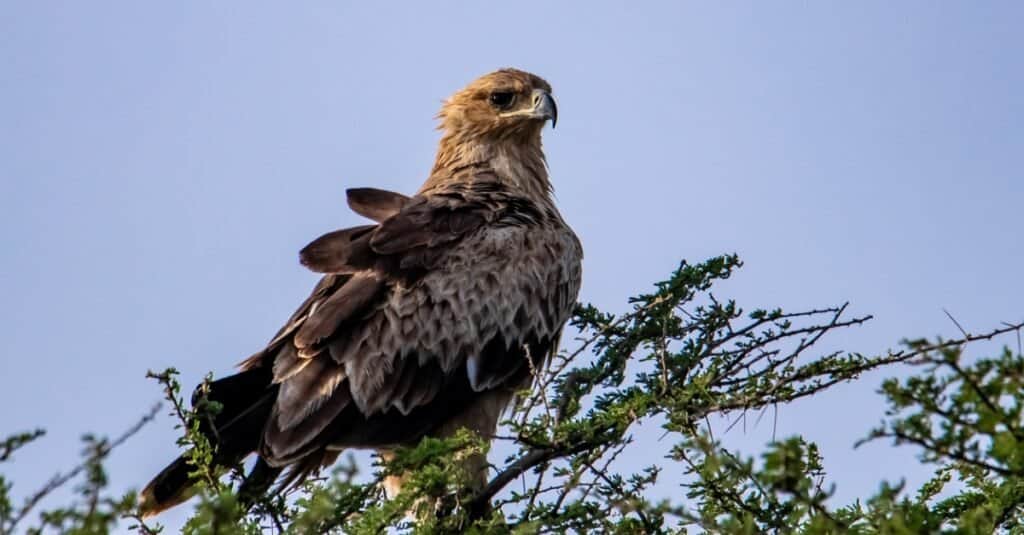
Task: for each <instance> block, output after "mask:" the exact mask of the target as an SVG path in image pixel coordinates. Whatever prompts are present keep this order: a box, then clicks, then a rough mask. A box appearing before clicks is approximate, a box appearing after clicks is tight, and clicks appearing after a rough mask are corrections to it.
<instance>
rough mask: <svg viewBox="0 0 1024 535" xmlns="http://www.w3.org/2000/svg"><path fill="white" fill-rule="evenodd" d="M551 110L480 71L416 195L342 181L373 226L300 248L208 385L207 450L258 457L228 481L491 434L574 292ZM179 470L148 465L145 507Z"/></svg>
mask: <svg viewBox="0 0 1024 535" xmlns="http://www.w3.org/2000/svg"><path fill="white" fill-rule="evenodd" d="M556 115H557V111H556V109H555V105H554V100H553V99H552V97H551V87H550V86H549V85H548V84H547V82H545V81H544V80H542V79H541V78H539V77H537V76H534V75H532V74H529V73H526V72H523V71H518V70H514V69H503V70H500V71H496V72H493V73H490V74H488V75H485V76H483V77H482V78H480V79H478V80H476V81H475V82H473V83H472V84H470V85H469V86H468V87H466V88H465V89H463V90H462V91H460V92H458V93H456V94H455V95H453V96H452V97H451V98H450V99H448V100H447V101H446V102H445V104H444V107H443V108H442V110H441V113H440V114H439V119H440V120H441V130H442V131H443V136H442V139H441V143H440V147H439V149H438V152H437V159H436V161H435V164H434V168H433V170H432V171H431V174H430V176H429V178H428V179H427V181H426V182H425V183H424V185H423V186H422V187H421V188H420V190H419V191H418V192H417V193H416V194H415V195H413V196H412V197H406V196H404V195H401V194H398V193H392V192H388V191H382V190H376V189H372V188H362V189H352V190H349V191H348V202H349V206H350V208H351V209H352V210H353V211H355V212H356V213H358V214H360V215H363V216H364V217H367V218H368V219H370V220H372V221H374V222H375V224H372V225H364V226H359V227H354V228H350V229H344V230H338V231H334V232H330V233H327V234H325V235H323V236H321V237H320V238H317V239H316V240H314V241H313V242H312V243H310V244H309V245H308V246H306V247H305V248H304V249H303V250H302V252H301V253H300V261H301V262H302V264H303V265H305V266H307V267H308V268H309V269H311V270H313V271H316V272H320V273H324V274H325V276H324V277H323V279H321V280H320V282H319V283H318V284H317V286H316V288H314V290H313V293H312V295H310V297H309V298H308V299H307V300H306V301H305V302H304V303H303V304H302V305H301V306H300V307H299V309H298V310H297V311H296V312H295V314H294V315H293V316H292V317H291V318H290V319H289V320H288V322H287V323H285V326H284V327H283V328H282V329H281V330H280V331H279V332H278V333H277V335H276V336H274V338H273V339H272V340H271V341H270V343H269V344H268V345H267V346H266V347H265V348H264V349H263V350H262V351H260V352H259V353H256V354H255V355H253V356H252V357H250V358H248V359H247V360H245V361H244V362H243V363H242V365H241V371H240V373H238V374H235V375H232V376H230V377H226V378H224V379H220V380H218V381H216V382H214V383H213V385H212V387H211V390H210V394H209V395H210V397H211V398H212V399H214V400H215V401H218V402H220V403H221V404H222V405H223V407H224V408H223V410H222V411H221V412H220V414H218V415H217V416H216V418H214V421H213V422H212V424H208V425H206V427H205V428H204V431H205V432H206V433H207V434H208V435H209V436H210V437H211V438H214V437H216V440H217V441H218V444H217V445H218V450H217V458H216V462H217V463H218V464H221V465H225V466H227V465H231V464H234V463H237V462H238V461H240V460H242V459H244V458H245V457H246V456H247V455H249V454H251V453H254V452H255V453H257V454H258V455H259V459H258V461H257V464H256V466H255V468H254V469H253V472H252V474H250V477H249V478H248V479H247V481H246V483H245V484H243V492H247V493H258V492H263V491H265V489H266V488H267V486H269V485H270V484H271V483H273V481H274V480H275V479H277V478H278V475H279V474H280V471H281V470H282V469H284V468H288V467H290V472H289V474H287V475H286V476H285V482H297V481H301V480H302V479H303V478H305V477H306V476H308V475H310V474H312V473H315V472H316V471H318V470H319V469H320V468H321V467H322V466H326V465H329V464H330V463H332V462H333V461H334V459H335V458H336V457H337V455H338V452H339V451H341V450H343V449H345V448H373V449H376V450H378V451H380V452H382V453H383V454H387V452H388V451H389V450H390V449H392V448H394V447H396V446H400V445H407V444H415V443H416V442H417V441H418V440H419V439H420V438H422V437H424V436H427V435H434V436H443V435H446V434H449V433H452V432H454V431H455V430H457V429H458V428H460V427H468V428H470V429H473V430H474V431H476V432H478V433H481V434H483V435H485V436H487V435H491V434H493V432H494V430H495V427H496V425H497V420H498V417H499V415H500V413H501V412H502V411H503V410H504V409H505V408H506V406H507V405H508V403H509V402H510V401H511V399H512V397H513V395H514V393H515V392H516V391H517V390H519V389H521V388H523V387H524V386H527V385H529V380H530V369H531V366H537V365H540V364H542V362H543V360H544V359H545V358H547V356H548V355H550V354H551V352H552V351H554V350H555V349H556V346H557V344H558V338H559V335H560V333H561V330H562V326H563V325H564V324H565V322H566V320H567V319H568V317H569V314H570V312H571V310H572V307H573V304H574V302H575V300H576V296H577V293H578V292H579V286H580V261H581V258H582V249H581V247H580V243H579V240H578V239H577V238H576V236H575V234H573V232H572V230H571V229H570V228H569V227H568V226H567V225H566V223H565V222H564V221H563V220H562V217H561V215H560V214H559V212H558V210H557V209H556V208H555V205H554V202H553V200H552V197H551V184H550V182H549V181H548V175H547V167H546V163H545V160H544V154H543V152H542V151H541V142H540V138H541V129H542V127H543V125H544V123H545V122H546V121H547V120H551V121H552V124H554V121H555V119H556ZM528 358H529V359H533V362H532V363H530V362H527V359H528ZM476 466H478V467H482V466H483V464H482V463H481V462H480V460H479V459H477V460H476ZM188 471H189V466H188V464H187V462H186V461H185V460H184V459H178V460H177V461H175V462H174V463H172V464H171V465H169V466H168V467H167V468H166V469H164V471H163V472H161V473H160V474H159V475H157V477H156V478H155V479H154V480H153V481H152V482H151V483H150V484H149V485H148V486H147V487H146V488H145V489H144V490H143V492H142V495H141V496H142V498H141V499H142V509H143V512H144V513H146V514H155V513H157V512H159V511H162V510H164V509H166V508H168V507H171V506H173V505H175V504H177V503H180V502H181V501H183V500H184V499H186V498H187V496H188V489H189V487H190V485H189V481H188V477H187V474H188ZM485 477H486V474H484V473H483V471H482V470H481V471H480V473H479V474H478V476H477V479H478V482H482V481H484V478H485ZM399 482H400V480H398V479H396V480H392V481H391V482H390V483H391V484H397V483H399ZM389 486H392V485H389ZM389 490H392V491H393V490H395V489H394V488H391V489H389Z"/></svg>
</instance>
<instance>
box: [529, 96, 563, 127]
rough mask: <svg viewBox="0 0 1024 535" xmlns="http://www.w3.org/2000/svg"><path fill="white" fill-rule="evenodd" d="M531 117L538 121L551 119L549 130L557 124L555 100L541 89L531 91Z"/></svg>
mask: <svg viewBox="0 0 1024 535" xmlns="http://www.w3.org/2000/svg"><path fill="white" fill-rule="evenodd" d="M533 116H534V117H537V118H539V119H545V120H546V119H551V128H554V127H555V123H557V122H558V106H557V105H556V104H555V98H554V97H552V96H551V94H550V93H548V92H547V91H544V90H542V89H534V90H533Z"/></svg>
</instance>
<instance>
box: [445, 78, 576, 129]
mask: <svg viewBox="0 0 1024 535" xmlns="http://www.w3.org/2000/svg"><path fill="white" fill-rule="evenodd" d="M438 118H439V119H440V120H441V126H440V128H441V129H442V130H444V131H445V135H446V136H451V137H454V138H463V139H467V138H473V139H491V140H501V139H516V140H520V141H526V140H533V139H536V140H539V139H540V130H541V128H542V127H543V126H544V122H545V121H547V120H548V119H550V120H551V126H552V127H553V126H554V125H555V121H557V119H558V108H557V107H555V99H554V98H553V97H552V96H551V86H550V85H548V83H547V82H546V81H544V79H543V78H541V77H539V76H537V75H534V74H530V73H528V72H525V71H520V70H516V69H501V70H498V71H494V72H492V73H490V74H485V75H484V76H481V77H480V78H477V79H476V80H475V81H474V82H473V83H471V84H469V85H468V86H466V88H465V89H463V90H461V91H459V92H458V93H455V94H454V95H452V96H451V97H450V98H449V99H448V100H446V101H445V103H444V106H443V107H442V108H441V112H440V113H439V114H438Z"/></svg>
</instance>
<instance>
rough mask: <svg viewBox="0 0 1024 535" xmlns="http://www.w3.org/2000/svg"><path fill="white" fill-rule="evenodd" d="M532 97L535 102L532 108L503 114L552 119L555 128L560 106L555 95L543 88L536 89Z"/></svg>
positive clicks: (505, 115)
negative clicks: (556, 103) (556, 102)
mask: <svg viewBox="0 0 1024 535" xmlns="http://www.w3.org/2000/svg"><path fill="white" fill-rule="evenodd" d="M530 99H531V102H532V103H533V107H532V108H526V109H523V110H518V111H512V112H508V113H503V114H502V115H501V116H502V117H529V118H530V119H540V120H541V121H547V120H548V119H550V120H551V128H554V127H555V123H557V122H558V106H556V105H555V99H554V97H552V96H551V94H550V93H548V92H547V91H544V90H543V89H534V90H533V93H532V94H531V96H530Z"/></svg>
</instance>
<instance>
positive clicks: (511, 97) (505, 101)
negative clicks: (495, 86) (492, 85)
mask: <svg viewBox="0 0 1024 535" xmlns="http://www.w3.org/2000/svg"><path fill="white" fill-rule="evenodd" d="M490 100H491V105H492V106H494V107H495V108H498V109H499V110H507V109H509V108H510V107H512V104H513V103H515V101H516V94H515V93H513V92H511V91H495V92H493V93H491V98H490Z"/></svg>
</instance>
